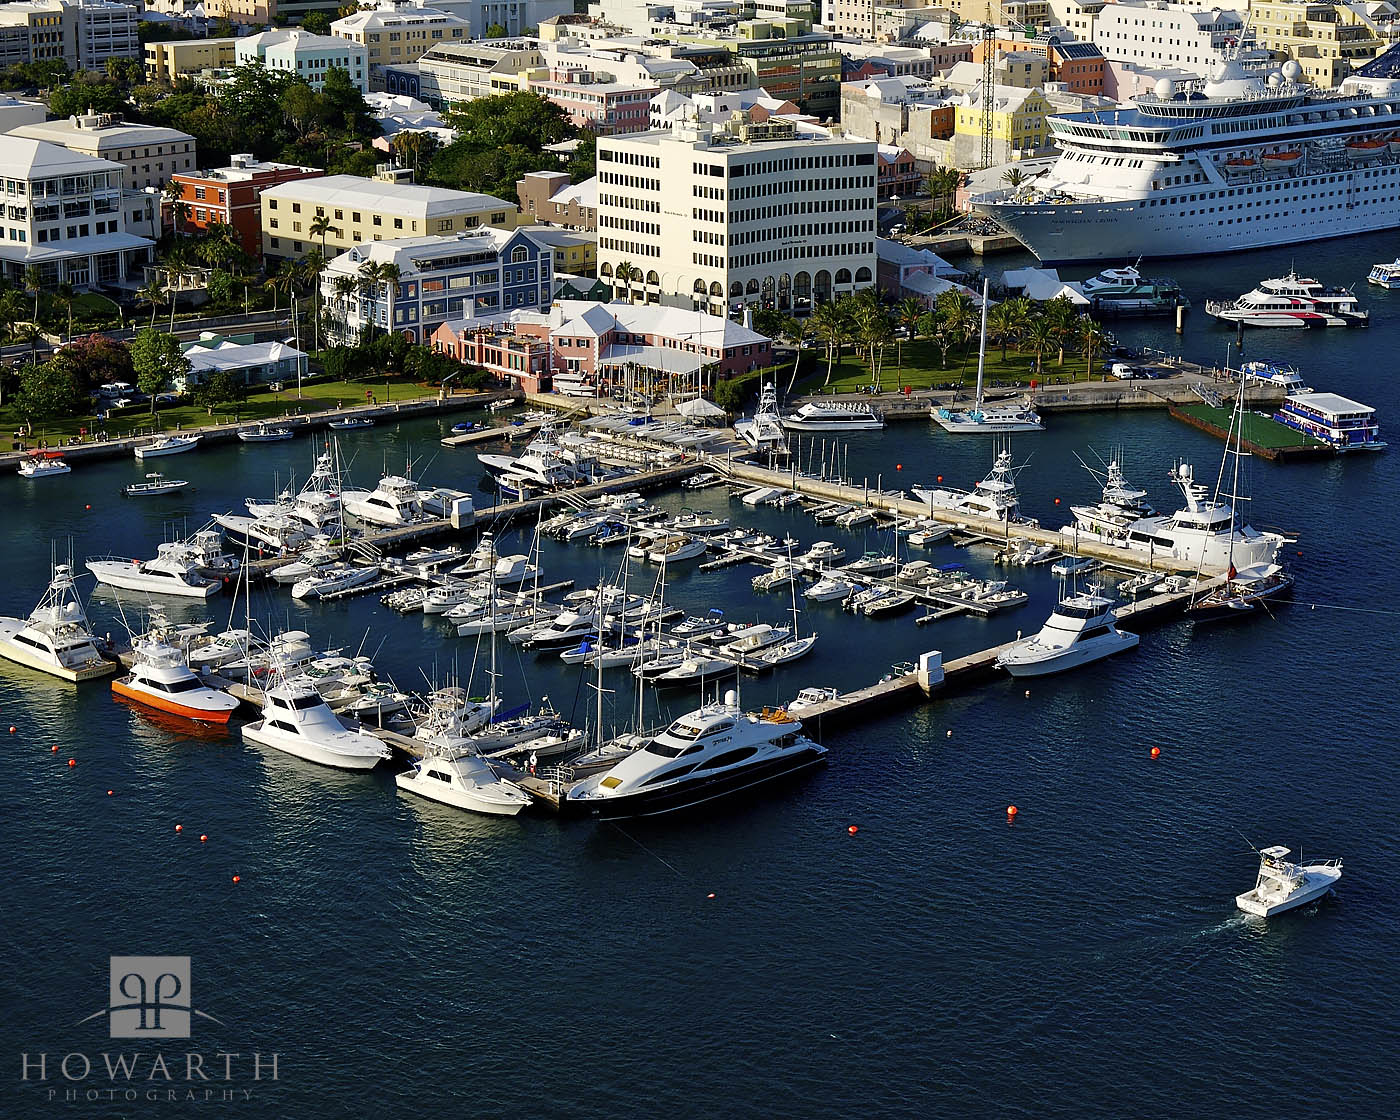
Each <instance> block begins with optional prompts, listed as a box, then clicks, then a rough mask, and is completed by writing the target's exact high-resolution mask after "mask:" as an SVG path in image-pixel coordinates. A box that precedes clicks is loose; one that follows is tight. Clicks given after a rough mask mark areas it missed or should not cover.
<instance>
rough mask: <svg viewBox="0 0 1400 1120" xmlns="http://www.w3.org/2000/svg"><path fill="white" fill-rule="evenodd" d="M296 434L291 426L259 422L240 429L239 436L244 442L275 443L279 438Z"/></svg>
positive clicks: (288, 437) (286, 437) (282, 438)
mask: <svg viewBox="0 0 1400 1120" xmlns="http://www.w3.org/2000/svg"><path fill="white" fill-rule="evenodd" d="M294 434H295V433H293V431H292V429H291V428H284V427H275V426H273V425H270V424H258V425H255V426H254V427H251V428H240V429H239V430H238V438H239V439H241V440H242V441H243V442H244V443H275V442H276V441H278V440H284V439H291V438H292V436H293V435H294Z"/></svg>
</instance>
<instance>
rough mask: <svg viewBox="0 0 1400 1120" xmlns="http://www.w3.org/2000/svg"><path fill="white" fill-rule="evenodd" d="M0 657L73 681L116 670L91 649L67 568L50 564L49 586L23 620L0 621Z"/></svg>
mask: <svg viewBox="0 0 1400 1120" xmlns="http://www.w3.org/2000/svg"><path fill="white" fill-rule="evenodd" d="M0 657H4V658H6V659H8V660H10V661H14V662H17V663H18V664H20V665H26V666H28V667H29V668H31V669H38V670H39V671H40V672H43V673H48V674H50V675H51V676H55V677H59V678H61V679H62V680H65V681H74V682H77V681H90V680H96V679H97V678H98V677H106V676H110V675H111V674H112V673H115V672H117V671H118V670H119V669H120V668H121V666H120V665H119V664H118V663H117V662H116V661H109V660H108V659H107V658H105V657H103V656H102V654H101V653H100V652H99V650H98V649H97V645H96V641H95V639H94V638H93V635H92V631H91V629H90V628H89V625H88V620H87V614H86V612H85V611H84V610H83V601H82V600H81V599H80V598H78V590H77V587H76V586H75V584H74V579H73V569H72V568H71V567H69V565H67V564H55V565H54V569H53V576H52V578H51V579H50V580H49V586H48V588H47V589H46V590H45V591H44V594H43V596H42V597H41V598H40V599H39V602H38V604H37V605H36V606H35V608H34V609H33V610H32V611H30V612H29V617H28V618H27V619H18V618H7V617H0Z"/></svg>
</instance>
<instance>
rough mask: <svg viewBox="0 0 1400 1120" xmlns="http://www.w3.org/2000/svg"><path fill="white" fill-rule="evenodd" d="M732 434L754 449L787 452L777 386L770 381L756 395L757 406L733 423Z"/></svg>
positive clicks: (784, 453) (777, 452) (778, 453)
mask: <svg viewBox="0 0 1400 1120" xmlns="http://www.w3.org/2000/svg"><path fill="white" fill-rule="evenodd" d="M734 434H735V435H736V436H738V437H739V438H740V439H741V440H743V441H744V442H745V443H747V444H748V445H749V446H750V447H752V448H753V449H754V450H755V451H760V452H765V453H770V454H773V455H786V454H787V453H788V446H787V437H786V436H785V435H784V434H783V418H782V414H781V413H779V411H778V387H777V386H776V385H774V384H773V383H772V382H771V381H770V382H768V383H767V384H765V385H764V386H763V389H762V390H761V391H760V393H759V395H758V408H757V409H755V410H754V414H753V415H752V416H751V417H747V418H746V419H743V420H738V421H736V422H735V424H734Z"/></svg>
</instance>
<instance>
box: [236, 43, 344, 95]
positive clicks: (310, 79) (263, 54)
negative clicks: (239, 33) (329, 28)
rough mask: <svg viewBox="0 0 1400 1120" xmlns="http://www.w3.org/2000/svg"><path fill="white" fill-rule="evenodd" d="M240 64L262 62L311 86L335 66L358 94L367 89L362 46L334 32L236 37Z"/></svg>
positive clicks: (320, 82)
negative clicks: (345, 75) (295, 76)
mask: <svg viewBox="0 0 1400 1120" xmlns="http://www.w3.org/2000/svg"><path fill="white" fill-rule="evenodd" d="M235 55H236V57H237V62H238V65H239V66H246V65H248V64H249V63H261V64H262V65H263V66H266V67H267V68H268V69H269V70H278V71H281V72H283V73H292V74H296V75H297V76H298V77H300V78H302V79H304V80H305V81H306V83H307V85H309V86H310V87H311V88H312V89H316V90H319V89H320V88H321V87H322V86H323V85H325V83H326V75H327V74H328V73H329V72H330V71H331V69H332V68H333V67H334V68H336V69H339V70H344V71H345V72H346V73H347V74H349V75H350V81H351V82H352V83H353V84H354V86H355V88H356V89H358V90H359V91H360V92H361V93H368V92H369V63H368V53H367V52H366V50H365V48H364V47H362V46H361V45H360V44H358V43H354V42H351V41H350V40H349V39H342V38H340V37H339V36H337V35H313V34H312V33H311V32H309V31H301V30H298V29H296V28H293V29H291V30H277V31H262V32H259V33H258V34H257V35H249V36H248V37H247V38H245V39H239V40H238V42H237V44H236V46H235Z"/></svg>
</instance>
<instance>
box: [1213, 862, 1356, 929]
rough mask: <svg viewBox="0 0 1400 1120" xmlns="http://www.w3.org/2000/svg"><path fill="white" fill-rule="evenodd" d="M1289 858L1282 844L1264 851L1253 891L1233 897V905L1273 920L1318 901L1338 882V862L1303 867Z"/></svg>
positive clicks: (1339, 877)
mask: <svg viewBox="0 0 1400 1120" xmlns="http://www.w3.org/2000/svg"><path fill="white" fill-rule="evenodd" d="M1290 855H1292V852H1291V851H1289V849H1287V848H1285V847H1282V846H1281V845H1274V846H1273V847H1271V848H1265V849H1263V851H1261V852H1260V853H1259V877H1258V878H1257V879H1256V880H1255V881H1254V889H1253V890H1250V891H1246V892H1245V893H1244V894H1241V895H1236V896H1235V905H1236V906H1238V907H1239V908H1240V909H1241V910H1243V911H1244V912H1245V913H1246V914H1253V915H1255V916H1256V917H1260V918H1272V917H1273V916H1274V915H1275V914H1282V913H1283V912H1284V911H1285V910H1293V909H1295V908H1296V907H1299V906H1306V905H1307V904H1308V903H1309V902H1312V901H1314V900H1315V899H1319V898H1321V897H1322V896H1323V895H1325V894H1326V893H1327V892H1328V891H1330V890H1331V889H1332V888H1333V887H1335V886H1336V885H1337V884H1338V883H1339V882H1340V881H1341V878H1342V861H1341V860H1340V859H1329V860H1324V861H1323V862H1321V863H1307V864H1303V863H1291V862H1289V859H1288V857H1289V856H1290Z"/></svg>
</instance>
